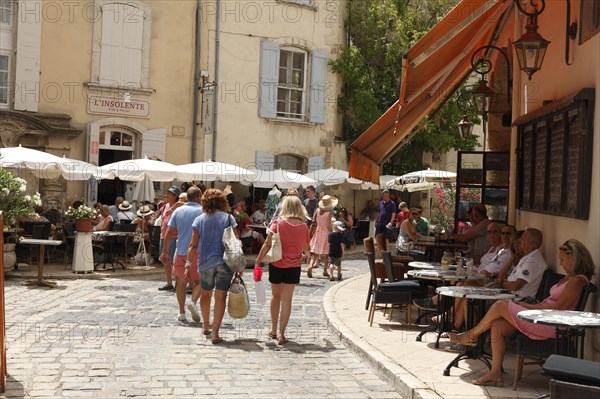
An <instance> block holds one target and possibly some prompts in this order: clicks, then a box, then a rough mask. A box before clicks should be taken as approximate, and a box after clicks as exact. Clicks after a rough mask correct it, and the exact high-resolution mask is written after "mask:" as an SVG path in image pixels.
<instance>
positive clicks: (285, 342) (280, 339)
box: [277, 337, 290, 345]
mask: <svg viewBox="0 0 600 399" xmlns="http://www.w3.org/2000/svg"><path fill="white" fill-rule="evenodd" d="M288 342H290V340H289V339H287V338H283V337H281V338H279V341H278V342H277V344H279V345H285V344H287V343H288Z"/></svg>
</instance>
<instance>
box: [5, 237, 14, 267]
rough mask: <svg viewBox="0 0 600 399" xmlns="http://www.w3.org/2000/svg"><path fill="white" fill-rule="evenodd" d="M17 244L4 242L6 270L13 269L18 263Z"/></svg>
mask: <svg viewBox="0 0 600 399" xmlns="http://www.w3.org/2000/svg"><path fill="white" fill-rule="evenodd" d="M15 247H16V244H13V243H6V244H4V271H8V270H12V269H13V268H14V267H15V265H16V264H17V254H16V253H15Z"/></svg>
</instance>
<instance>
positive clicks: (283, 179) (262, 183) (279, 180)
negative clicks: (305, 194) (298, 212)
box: [241, 169, 317, 189]
mask: <svg viewBox="0 0 600 399" xmlns="http://www.w3.org/2000/svg"><path fill="white" fill-rule="evenodd" d="M249 170H250V172H253V173H255V176H254V177H251V178H246V179H243V180H241V183H242V184H244V185H246V186H249V185H251V184H252V185H254V187H257V188H271V187H273V186H274V185H275V184H277V187H279V188H285V189H289V188H298V187H300V186H302V187H307V186H311V185H315V184H317V182H316V181H315V180H313V179H310V178H308V177H306V176H303V175H301V174H299V173H295V172H292V171H289V170H283V169H275V170H261V169H249Z"/></svg>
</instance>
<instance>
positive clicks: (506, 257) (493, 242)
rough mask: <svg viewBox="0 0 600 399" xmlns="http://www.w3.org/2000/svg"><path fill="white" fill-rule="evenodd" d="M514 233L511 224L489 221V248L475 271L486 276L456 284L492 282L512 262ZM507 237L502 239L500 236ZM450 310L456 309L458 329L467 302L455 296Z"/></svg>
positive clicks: (472, 284)
mask: <svg viewBox="0 0 600 399" xmlns="http://www.w3.org/2000/svg"><path fill="white" fill-rule="evenodd" d="M515 233H516V230H515V228H514V227H513V226H510V225H509V226H504V227H502V228H500V226H499V225H498V224H496V223H493V222H492V223H490V224H489V225H488V226H487V239H488V243H489V244H490V249H489V250H488V251H487V252H486V253H485V254H483V256H482V257H481V264H480V265H479V267H478V268H477V271H478V272H479V273H481V274H483V275H485V276H486V278H484V279H481V280H469V281H463V282H462V283H458V284H457V285H463V286H476V287H481V286H484V285H487V284H489V283H492V282H493V281H494V279H495V278H496V275H497V274H498V273H499V272H500V270H502V269H503V268H504V267H506V266H507V265H511V264H512V259H513V252H512V243H511V242H512V239H511V236H512V235H514V234H515ZM505 236H506V237H507V239H503V238H502V237H505ZM451 311H456V314H455V315H454V328H455V329H459V328H461V327H462V325H463V323H464V322H465V316H466V313H467V302H466V301H465V300H464V299H463V298H456V299H455V300H454V307H453V309H451Z"/></svg>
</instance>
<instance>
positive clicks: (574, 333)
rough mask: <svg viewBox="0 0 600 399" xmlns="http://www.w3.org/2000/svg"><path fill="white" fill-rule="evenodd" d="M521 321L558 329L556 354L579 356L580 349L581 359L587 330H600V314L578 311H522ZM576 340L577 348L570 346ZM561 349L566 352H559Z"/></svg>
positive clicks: (518, 314) (520, 314) (519, 315)
mask: <svg viewBox="0 0 600 399" xmlns="http://www.w3.org/2000/svg"><path fill="white" fill-rule="evenodd" d="M517 317H518V318H519V319H522V320H525V321H528V322H530V323H534V324H543V325H546V326H554V327H556V338H555V345H556V353H561V352H562V353H561V354H563V355H565V356H577V349H578V348H579V357H580V358H583V339H584V337H585V330H586V329H593V328H600V313H593V312H580V311H576V310H555V309H530V310H522V311H520V312H519V313H517ZM573 337H574V338H576V343H575V346H574V347H573V348H572V349H573V350H574V353H573V351H571V350H570V349H571V346H570V345H568V341H569V339H570V338H573ZM561 347H563V348H566V349H565V350H562V351H561V350H559V349H560V348H561Z"/></svg>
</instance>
